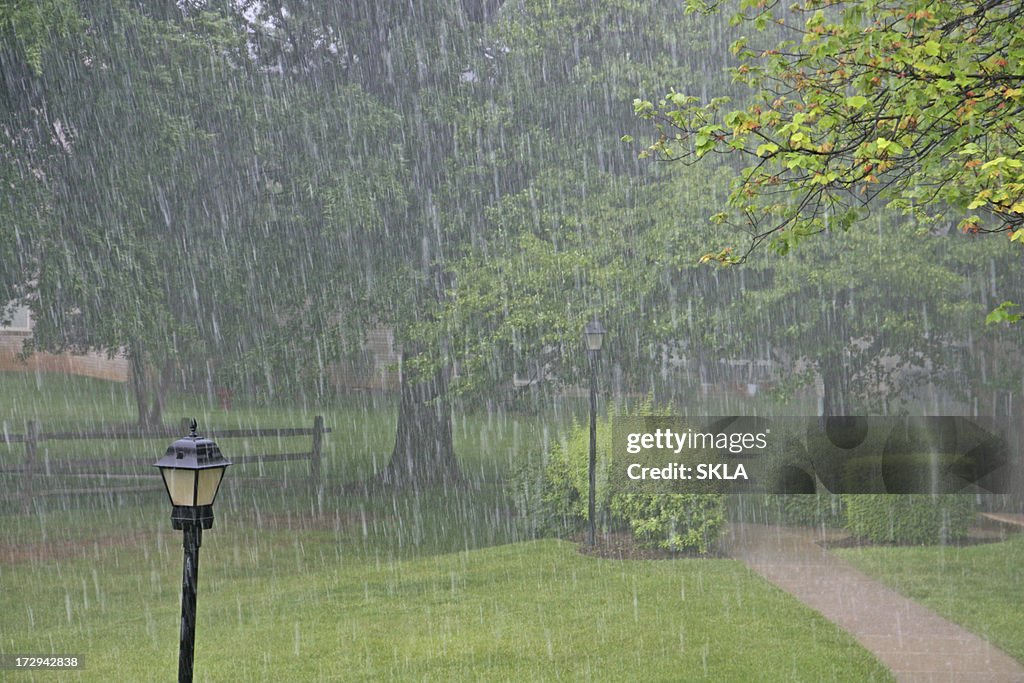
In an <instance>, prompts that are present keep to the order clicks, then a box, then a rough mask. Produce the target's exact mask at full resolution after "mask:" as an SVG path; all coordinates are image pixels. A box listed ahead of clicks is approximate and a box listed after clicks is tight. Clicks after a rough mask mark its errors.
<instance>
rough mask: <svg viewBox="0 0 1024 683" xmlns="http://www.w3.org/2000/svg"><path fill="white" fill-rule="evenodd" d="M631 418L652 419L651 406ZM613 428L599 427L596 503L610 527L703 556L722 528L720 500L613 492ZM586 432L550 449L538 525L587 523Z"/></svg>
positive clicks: (580, 429)
mask: <svg viewBox="0 0 1024 683" xmlns="http://www.w3.org/2000/svg"><path fill="white" fill-rule="evenodd" d="M632 414H634V415H653V414H654V413H653V412H652V411H651V407H650V403H649V402H648V403H646V404H644V405H642V406H641V407H640V408H639V409H638V410H637V411H636V412H634V413H632ZM611 447H612V425H611V420H610V419H609V418H603V419H599V420H598V422H597V469H596V475H597V476H596V480H597V481H596V490H595V503H596V507H597V509H598V511H601V510H608V511H609V512H611V514H612V516H613V520H614V521H619V522H621V523H624V524H625V525H627V526H628V527H629V529H630V530H631V531H632V532H633V536H634V538H635V539H636V540H637V541H638V542H639V543H640V544H641V545H644V546H648V547H657V548H664V549H668V550H685V549H691V548H692V549H696V550H698V551H699V552H701V553H705V552H707V550H708V547H709V546H710V544H711V543H712V542H713V541H714V540H715V539H716V538H717V537H718V535H719V534H720V533H721V530H722V527H723V525H724V523H725V509H724V500H725V498H724V496H723V495H721V494H623V493H619V492H617V491H614V490H612V489H611V487H610V486H609V483H608V468H609V465H610V462H611ZM589 462H590V426H589V424H574V425H573V428H572V429H571V430H570V433H569V434H568V436H567V437H566V438H565V440H563V441H561V442H559V443H556V444H555V446H554V447H553V448H552V449H551V453H550V455H549V459H548V463H547V465H546V467H545V468H544V478H545V481H544V483H543V485H542V486H541V488H540V490H541V494H540V497H541V510H539V511H538V512H537V513H536V517H537V518H538V519H540V520H546V521H548V522H550V521H557V520H573V521H574V522H576V523H580V522H586V521H587V520H588V517H589V514H588V499H587V498H588V491H589V487H590V482H589Z"/></svg>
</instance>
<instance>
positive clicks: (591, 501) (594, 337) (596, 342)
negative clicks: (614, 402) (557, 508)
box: [583, 320, 604, 546]
mask: <svg viewBox="0 0 1024 683" xmlns="http://www.w3.org/2000/svg"><path fill="white" fill-rule="evenodd" d="M583 339H584V340H585V341H586V343H587V359H588V360H589V361H590V470H589V474H590V487H589V492H588V498H587V516H588V517H589V518H590V529H589V530H588V532H587V545H590V546H593V545H594V544H595V543H596V542H597V526H596V524H597V522H596V518H597V503H596V499H597V354H598V353H599V352H600V351H601V342H602V341H604V327H602V326H601V323H599V322H597V321H596V320H592V321H590V322H589V323H587V326H586V327H584V328H583Z"/></svg>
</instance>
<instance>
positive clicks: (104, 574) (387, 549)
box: [0, 508, 889, 681]
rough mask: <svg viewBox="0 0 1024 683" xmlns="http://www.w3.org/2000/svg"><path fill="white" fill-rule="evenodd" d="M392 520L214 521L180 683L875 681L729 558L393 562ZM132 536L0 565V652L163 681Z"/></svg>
mask: <svg viewBox="0 0 1024 683" xmlns="http://www.w3.org/2000/svg"><path fill="white" fill-rule="evenodd" d="M146 512H155V511H151V510H146ZM56 514H58V516H60V515H61V514H63V513H56ZM404 516H405V515H404V514H395V515H393V516H392V517H391V518H386V517H383V516H375V514H370V515H368V518H369V524H368V526H364V524H363V523H361V522H360V520H359V518H358V515H353V514H351V511H345V510H342V509H341V508H338V509H336V510H335V511H334V512H333V513H331V514H327V515H324V516H323V517H320V518H316V519H313V518H300V517H298V516H296V515H278V516H273V517H272V516H271V515H269V514H264V515H263V517H262V520H261V521H260V522H258V523H256V522H254V520H253V519H251V518H232V517H230V516H229V515H226V514H225V515H222V517H224V519H218V522H217V526H216V527H215V528H214V529H213V530H212V531H209V532H207V534H206V535H205V537H204V544H203V548H202V551H201V553H202V557H201V562H200V591H199V592H200V596H199V616H198V627H197V634H198V635H197V653H196V656H197V664H196V671H197V680H200V681H202V680H211V681H220V680H303V681H307V680H308V681H313V680H346V681H349V680H365V681H376V680H439V681H449V680H559V679H564V680H582V679H587V678H593V679H598V680H637V679H642V680H645V681H677V680H686V679H692V678H703V677H707V678H709V679H711V680H772V681H774V680H806V681H821V680H864V681H867V680H889V678H888V674H887V672H886V671H885V670H884V669H883V668H882V667H881V666H880V665H879V664H878V663H877V662H876V661H875V660H874V659H873V658H872V657H871V656H870V655H869V654H868V653H866V652H865V651H864V650H862V649H861V648H860V647H859V646H857V645H856V643H855V642H854V641H853V640H852V638H850V637H849V636H848V635H846V634H845V633H843V632H841V631H839V629H837V628H836V627H834V626H833V625H831V624H829V623H828V622H826V621H825V620H824V619H823V618H821V617H820V616H818V615H816V614H814V613H813V612H811V611H810V610H808V609H806V608H804V607H802V606H800V605H799V604H798V603H797V602H796V601H795V600H793V599H792V598H790V597H789V596H787V595H785V594H784V593H782V592H780V591H778V590H776V589H774V588H773V587H771V586H769V585H767V584H766V583H765V582H763V581H761V580H760V579H758V578H757V577H755V576H753V575H752V574H751V573H750V572H749V571H748V570H747V569H746V568H745V567H743V565H741V564H739V563H737V562H733V561H728V560H679V561H635V562H621V561H609V560H596V559H592V558H588V557H584V556H582V555H580V554H579V553H578V552H576V548H575V546H574V545H573V544H571V543H568V542H565V541H556V540H541V541H532V542H522V543H515V544H504V545H498V546H492V547H486V548H476V549H465V550H462V551H456V552H449V553H441V554H431V555H422V554H415V553H414V554H405V553H403V552H402V551H401V548H397V547H395V546H394V545H393V544H389V543H383V544H381V543H378V542H377V540H379V539H378V538H377V537H378V536H392V531H389V529H388V527H389V525H395V524H399V523H401V522H400V520H401V519H402V518H403V517H404ZM424 519H425V520H426V521H425V522H424V524H429V523H431V521H430V520H431V516H430V515H429V514H427V515H426V516H425V517H424ZM93 521H98V520H93ZM24 523H27V522H24ZM47 523H48V524H53V525H58V524H59V520H58V519H56V518H54V519H51V520H49V521H48V522H47ZM143 526H147V524H141V525H136V526H135V528H134V529H133V530H132V533H123V534H114V535H113V536H112V537H110V538H108V542H96V543H93V544H91V545H90V544H85V545H84V547H82V548H79V549H78V551H77V552H73V553H72V554H65V555H64V556H63V557H61V558H60V559H59V560H57V559H56V558H52V557H47V556H46V555H45V553H44V552H43V551H42V550H40V549H37V551H38V553H37V555H35V556H26V557H22V558H20V559H18V560H17V561H10V560H7V561H4V560H3V559H2V558H0V583H2V585H3V586H4V587H5V590H4V591H3V593H2V595H0V613H3V614H4V615H5V617H4V619H3V620H0V642H3V643H4V648H5V651H8V652H29V651H42V652H50V651H62V652H66V653H69V654H79V655H84V656H85V657H86V662H87V663H86V669H85V670H84V671H82V672H76V673H70V674H50V673H48V674H47V680H131V681H149V680H166V679H167V678H169V677H173V672H174V670H175V668H176V664H177V660H176V652H177V625H178V604H179V603H178V587H179V585H180V578H181V575H180V571H181V569H180V566H181V549H180V534H178V533H176V532H173V531H171V530H170V529H169V528H168V527H167V526H166V525H164V524H162V523H157V524H152V525H150V529H149V530H144V531H141V532H140V527H143ZM401 535H402V534H400V533H399V534H397V536H401Z"/></svg>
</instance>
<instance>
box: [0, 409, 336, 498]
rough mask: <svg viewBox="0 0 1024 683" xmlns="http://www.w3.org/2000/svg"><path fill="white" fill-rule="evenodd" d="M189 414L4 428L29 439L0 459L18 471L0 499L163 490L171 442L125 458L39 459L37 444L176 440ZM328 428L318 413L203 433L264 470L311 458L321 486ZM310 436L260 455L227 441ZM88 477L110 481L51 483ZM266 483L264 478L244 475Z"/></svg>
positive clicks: (312, 474) (234, 459)
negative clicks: (303, 445)
mask: <svg viewBox="0 0 1024 683" xmlns="http://www.w3.org/2000/svg"><path fill="white" fill-rule="evenodd" d="M188 423H189V419H188V418H185V419H183V420H182V421H181V427H179V428H176V429H175V428H170V427H162V428H156V429H123V428H122V429H110V430H100V431H94V432H84V431H82V432H74V431H71V432H43V431H41V429H40V427H39V424H38V423H37V422H31V421H30V422H28V423H27V424H26V431H25V433H23V434H8V433H0V442H2V443H6V444H17V443H23V444H25V457H24V460H23V462H21V463H11V462H0V475H3V474H15V475H17V486H18V490H17V491H16V492H12V493H10V494H7V495H0V500H3V499H11V498H16V499H17V498H20V499H21V505H22V511H23V512H25V513H28V512H29V511H31V509H32V500H33V499H34V498H35V497H37V496H74V495H89V494H97V493H102V494H115V493H139V492H144V491H154V490H163V484H162V483H161V481H160V474H159V472H158V471H157V470H156V468H154V467H153V463H155V462H156V461H157V460H158V459H159V458H160V456H162V455H163V453H164V450H165V449H166V447H167V445H168V444H166V443H165V444H162V445H160V446H158V447H157V450H154V451H153V452H151V453H144V454H139V456H138V457H133V458H130V459H124V458H110V457H107V458H82V457H77V456H56V457H50V456H46V457H43V458H40V456H39V444H40V443H42V442H46V441H94V440H104V441H124V440H129V439H135V440H143V439H167V440H169V441H173V440H175V439H179V438H181V437H183V436H185V435H186V434H188V432H189V424H188ZM330 431H331V430H330V428H328V427H324V418H323V417H322V416H320V415H317V416H316V417H315V418H313V426H312V427H284V428H281V427H271V428H258V429H210V430H206V431H204V432H203V433H202V436H205V437H207V438H210V439H214V440H215V441H217V444H218V445H219V446H220V447H221V451H222V452H223V453H224V457H226V458H227V459H228V460H230V461H231V463H232V464H233V465H243V466H244V465H247V464H255V465H257V466H258V467H259V469H260V473H261V474H262V471H263V465H264V464H266V463H275V462H289V461H296V460H307V461H309V477H308V479H307V481H308V482H309V483H310V484H312V485H313V486H315V487H317V488H319V487H320V485H321V460H322V450H323V438H324V434H328V433H330ZM302 436H308V437H311V444H310V450H308V451H302V452H298V453H267V454H261V455H236V454H234V453H232V448H231V446H230V445H225V443H224V441H225V440H228V439H238V438H278V439H281V438H293V437H302ZM68 478H73V479H75V480H82V481H88V480H90V479H93V480H95V479H103V480H106V481H105V484H106V485H104V486H102V487H100V486H97V485H96V484H95V483H94V484H92V485H91V486H84V487H77V488H66V487H63V486H61V487H57V488H54V487H48V486H47V483H48V482H53V481H54V480H55V479H57V480H59V481H61V483H62V484H63V483H64V482H66V479H68ZM111 480H115V481H122V482H124V483H122V484H120V485H114V486H111V485H109V484H110V483H111ZM243 480H255V481H262V482H266V481H267V480H266V479H265V478H253V477H249V478H243ZM229 481H239V478H238V477H232V478H226V479H225V482H229Z"/></svg>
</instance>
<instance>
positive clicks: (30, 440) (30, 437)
mask: <svg viewBox="0 0 1024 683" xmlns="http://www.w3.org/2000/svg"><path fill="white" fill-rule="evenodd" d="M25 426H26V430H25V482H24V486H23V488H22V499H21V511H22V512H23V513H25V514H26V515H27V514H29V513H30V512H32V475H33V472H34V470H35V466H36V462H35V461H36V450H37V445H38V442H39V424H38V423H37V422H36V421H35V420H29V421H28V423H27V424H26V425H25Z"/></svg>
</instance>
